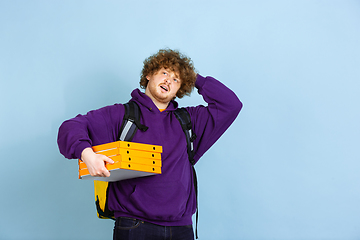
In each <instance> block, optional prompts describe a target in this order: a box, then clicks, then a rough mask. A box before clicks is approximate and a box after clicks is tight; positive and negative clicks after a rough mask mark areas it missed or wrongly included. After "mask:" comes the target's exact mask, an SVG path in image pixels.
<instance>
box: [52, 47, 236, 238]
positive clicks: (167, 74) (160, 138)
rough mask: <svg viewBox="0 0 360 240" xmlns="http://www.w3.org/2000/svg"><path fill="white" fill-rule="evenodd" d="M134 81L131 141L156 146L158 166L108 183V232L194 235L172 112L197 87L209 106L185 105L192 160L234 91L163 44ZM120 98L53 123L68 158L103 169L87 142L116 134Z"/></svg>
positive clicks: (191, 200)
mask: <svg viewBox="0 0 360 240" xmlns="http://www.w3.org/2000/svg"><path fill="white" fill-rule="evenodd" d="M140 85H141V87H142V88H144V89H145V93H143V92H141V91H140V90H139V89H135V90H134V91H133V92H132V94H131V96H132V99H131V101H135V102H136V103H137V104H138V105H139V107H140V110H141V114H142V117H141V123H142V124H143V125H146V126H147V127H148V130H147V131H145V132H142V131H137V133H136V134H135V136H134V138H133V142H138V143H146V144H153V145H161V146H163V153H162V174H160V175H155V176H150V177H142V178H133V179H128V180H123V181H118V182H113V183H110V184H109V189H108V190H109V192H108V200H107V201H108V207H109V209H110V210H111V211H113V212H114V215H115V217H116V222H115V227H114V239H118V240H120V239H136V240H140V239H147V240H148V239H184V240H185V239H186V240H187V239H194V234H193V228H192V215H193V214H194V213H195V211H196V196H195V190H194V184H193V175H192V167H191V164H190V162H189V160H188V153H187V143H186V139H185V134H184V133H183V130H182V128H181V125H180V123H179V121H178V120H177V119H176V117H175V116H174V111H175V110H176V109H177V107H178V104H177V102H175V101H174V99H175V98H176V97H179V98H182V97H183V96H184V95H189V94H190V93H191V91H192V89H193V88H194V86H195V87H196V88H197V89H198V92H199V94H201V95H202V96H203V98H204V100H205V101H206V102H207V103H208V106H206V107H205V106H196V107H187V108H186V109H187V111H188V112H189V114H190V117H191V122H192V124H193V130H194V132H195V134H196V135H197V138H196V140H195V141H194V150H195V155H194V160H195V161H196V162H197V161H198V160H199V159H200V157H201V156H202V155H203V154H204V153H205V152H206V151H207V150H208V149H209V148H210V147H211V146H212V145H213V144H214V143H215V141H216V140H217V139H219V137H220V136H221V135H222V134H223V133H224V132H225V130H226V129H227V128H228V127H229V126H230V124H231V123H232V122H233V121H234V120H235V118H236V116H237V115H238V113H239V112H240V110H241V108H242V103H241V102H240V101H239V99H238V98H237V96H236V95H235V94H234V93H233V92H232V91H231V90H230V89H228V88H227V87H226V86H224V85H223V84H222V83H220V82H219V81H217V80H215V79H214V78H212V77H203V76H201V75H198V74H196V72H195V68H194V66H193V63H192V61H191V60H190V58H188V57H186V56H184V55H182V54H181V53H179V52H178V51H173V50H170V49H162V50H160V51H159V52H158V53H156V54H154V55H152V56H150V57H149V58H147V59H146V60H145V61H144V67H143V70H142V76H141V79H140ZM124 112H125V110H124V106H123V105H122V104H115V105H112V106H107V107H104V108H101V109H98V110H94V111H90V112H89V113H87V114H86V115H78V116H77V117H75V118H73V119H70V120H68V121H65V122H64V123H63V124H62V126H61V127H60V129H59V136H58V145H59V149H60V152H61V153H62V154H63V155H64V156H65V157H67V158H81V160H82V161H83V162H85V163H86V165H87V167H88V169H89V172H90V174H91V175H92V176H101V177H108V176H110V172H109V171H108V170H107V169H106V168H105V164H104V163H105V162H108V163H113V161H112V160H111V159H110V158H108V157H106V156H103V155H100V154H95V153H94V152H93V151H92V148H91V146H94V145H99V144H104V143H108V142H113V141H116V140H118V139H119V134H120V127H121V124H122V120H123V116H124Z"/></svg>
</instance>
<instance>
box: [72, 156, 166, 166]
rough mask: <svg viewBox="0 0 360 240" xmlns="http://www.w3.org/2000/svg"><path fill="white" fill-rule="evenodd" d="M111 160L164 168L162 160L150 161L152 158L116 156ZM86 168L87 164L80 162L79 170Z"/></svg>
mask: <svg viewBox="0 0 360 240" xmlns="http://www.w3.org/2000/svg"><path fill="white" fill-rule="evenodd" d="M109 158H111V159H112V160H113V161H114V162H127V163H136V164H143V165H150V166H156V167H161V166H162V163H161V160H160V159H150V158H141V157H131V156H126V157H123V156H122V155H116V156H112V157H109ZM86 168H87V166H86V164H85V163H84V162H83V161H81V160H79V169H86Z"/></svg>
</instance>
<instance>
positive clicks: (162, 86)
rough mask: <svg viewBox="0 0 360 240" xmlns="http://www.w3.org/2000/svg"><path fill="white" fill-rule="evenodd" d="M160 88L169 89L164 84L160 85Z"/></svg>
mask: <svg viewBox="0 0 360 240" xmlns="http://www.w3.org/2000/svg"><path fill="white" fill-rule="evenodd" d="M160 87H161V88H162V89H164V90H165V91H169V89H168V88H167V87H166V86H164V85H161V86H160Z"/></svg>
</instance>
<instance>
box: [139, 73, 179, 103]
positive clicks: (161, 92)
mask: <svg viewBox="0 0 360 240" xmlns="http://www.w3.org/2000/svg"><path fill="white" fill-rule="evenodd" d="M146 78H147V80H149V82H148V85H147V87H146V89H145V94H146V95H148V96H149V97H150V98H151V99H152V100H153V101H154V103H155V105H157V106H158V103H159V104H160V105H163V106H164V105H165V107H164V108H166V106H167V105H168V103H169V102H170V101H171V100H172V99H174V98H175V97H176V93H177V92H178V90H179V89H180V87H181V80H180V78H179V76H178V74H176V73H175V72H173V71H171V70H169V69H165V68H161V69H160V70H159V71H158V72H157V73H155V74H153V75H151V76H146ZM158 107H159V106H158Z"/></svg>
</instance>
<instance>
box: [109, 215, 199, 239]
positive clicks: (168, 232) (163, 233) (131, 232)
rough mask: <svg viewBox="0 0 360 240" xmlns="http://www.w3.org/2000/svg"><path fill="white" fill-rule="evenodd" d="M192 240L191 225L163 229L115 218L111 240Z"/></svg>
mask: <svg viewBox="0 0 360 240" xmlns="http://www.w3.org/2000/svg"><path fill="white" fill-rule="evenodd" d="M145 239H146V240H158V239H161V240H167V239H168V240H193V239H194V231H193V228H192V225H188V226H172V227H165V226H160V225H155V224H152V223H148V222H144V221H141V220H137V219H133V218H125V217H121V218H117V219H116V222H115V227H114V238H113V240H145Z"/></svg>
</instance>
